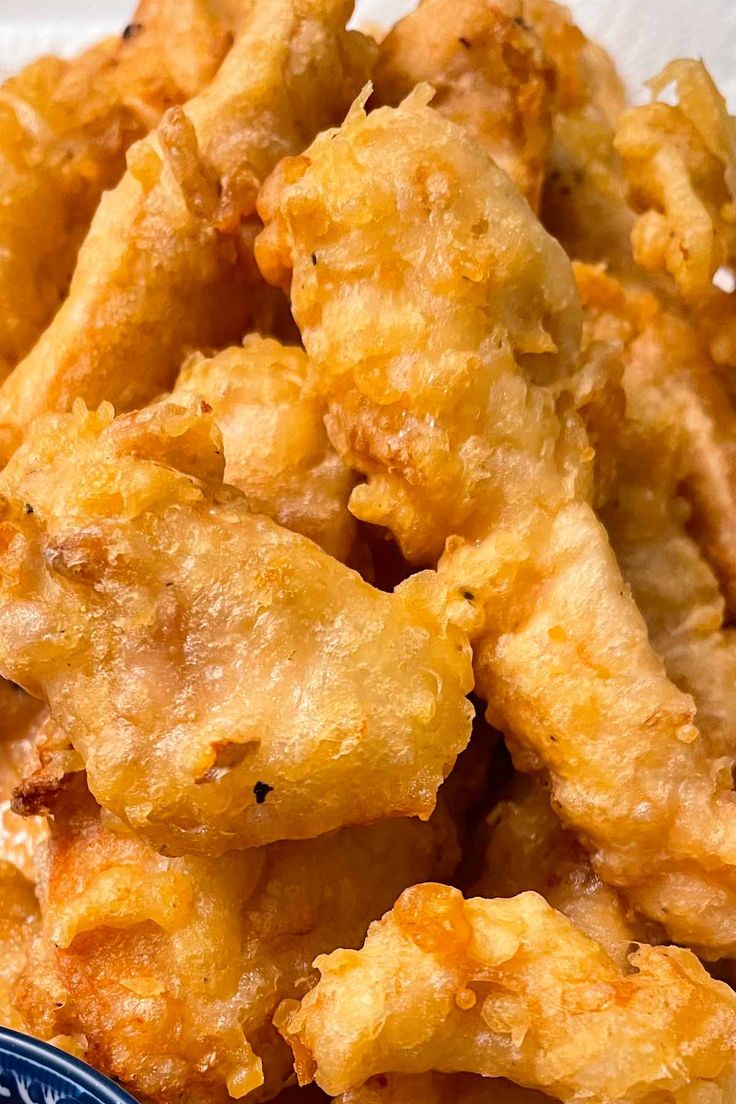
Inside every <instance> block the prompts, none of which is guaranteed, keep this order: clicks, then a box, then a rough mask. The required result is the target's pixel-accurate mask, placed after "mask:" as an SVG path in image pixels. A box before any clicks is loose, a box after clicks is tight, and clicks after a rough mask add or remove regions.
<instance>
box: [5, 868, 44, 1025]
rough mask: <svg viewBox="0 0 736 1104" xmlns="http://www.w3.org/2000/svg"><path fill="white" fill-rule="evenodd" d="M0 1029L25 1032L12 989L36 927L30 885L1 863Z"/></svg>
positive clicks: (33, 896) (36, 909)
mask: <svg viewBox="0 0 736 1104" xmlns="http://www.w3.org/2000/svg"><path fill="white" fill-rule="evenodd" d="M0 902H1V903H2V907H0V1027H12V1028H14V1030H16V1031H23V1030H25V1028H26V1025H25V1022H24V1020H23V1018H22V1016H21V1015H20V1014H19V1012H18V1011H17V1009H16V1007H15V987H16V984H17V982H18V979H19V977H20V975H21V973H22V971H23V968H24V967H25V963H26V947H27V945H28V940H29V938H30V937H31V935H32V934H33V932H34V930H35V928H36V927H37V924H38V902H37V900H36V895H35V893H34V892H33V884H32V883H31V882H30V881H29V880H28V879H27V878H25V877H24V876H23V874H21V872H20V870H18V869H17V867H15V866H13V865H12V864H11V863H9V862H5V861H4V860H2V859H0Z"/></svg>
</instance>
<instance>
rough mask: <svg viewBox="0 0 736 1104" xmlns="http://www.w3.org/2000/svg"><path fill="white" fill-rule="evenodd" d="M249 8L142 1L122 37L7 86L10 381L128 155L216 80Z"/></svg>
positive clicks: (1, 332)
mask: <svg viewBox="0 0 736 1104" xmlns="http://www.w3.org/2000/svg"><path fill="white" fill-rule="evenodd" d="M247 6H248V3H247V0H242V2H241V0H238V2H237V3H235V4H230V5H228V4H226V3H223V0H184V2H183V3H182V0H141V2H140V3H139V5H138V8H137V10H136V12H135V14H134V16H133V18H132V21H131V23H130V24H129V26H128V28H127V29H126V31H125V32H124V34H123V35H122V36H121V37H120V38H116V39H109V40H107V41H105V42H103V43H102V44H101V45H99V46H95V47H93V48H92V49H90V50H87V51H86V52H85V53H83V54H82V55H81V56H79V57H78V58H75V59H74V60H73V61H62V60H61V58H54V57H47V58H42V59H41V60H39V61H36V62H33V64H31V65H29V66H28V67H27V68H26V69H24V70H23V71H22V72H21V73H19V74H18V76H15V77H12V78H11V79H10V80H7V81H5V83H4V84H3V85H2V87H0V192H1V193H2V204H1V205H0V302H2V313H1V314H0V377H2V376H5V375H6V374H7V373H8V371H10V369H11V368H12V367H13V366H14V365H15V364H16V363H17V361H18V360H19V359H20V358H21V357H22V356H24V355H25V354H26V353H27V352H28V350H29V349H30V348H31V346H32V345H33V343H34V341H35V340H36V338H37V337H38V336H39V334H40V333H41V331H42V330H43V328H44V326H46V324H47V323H48V322H49V320H50V319H51V316H52V315H53V314H54V312H55V311H56V310H57V308H58V307H59V304H60V303H61V301H62V299H63V298H64V295H65V294H66V291H67V288H68V286H69V281H70V279H71V275H72V270H73V267H74V261H75V257H76V253H77V249H78V247H79V244H80V242H81V240H82V237H83V236H84V234H85V232H86V230H87V227H88V226H89V222H90V219H91V218H92V214H93V212H94V210H95V208H96V206H97V204H98V202H99V199H100V196H101V195H102V192H103V191H104V190H105V189H106V188H110V187H112V186H113V185H114V184H116V183H117V181H118V180H119V179H120V177H121V175H122V173H123V171H124V169H125V151H126V149H127V148H128V146H130V145H131V143H132V142H134V141H136V140H137V139H139V138H141V137H142V136H143V135H144V134H146V133H147V131H148V130H150V129H151V127H154V126H156V124H157V122H158V120H159V118H160V116H161V114H162V113H163V112H164V111H165V110H166V108H168V107H170V106H171V105H172V104H176V103H181V102H182V101H183V100H185V99H187V98H188V97H190V96H193V95H194V94H195V93H196V92H197V91H198V90H199V89H200V88H201V87H202V86H203V85H204V84H205V83H206V82H207V81H208V80H210V79H211V77H212V76H213V74H214V72H215V70H216V68H217V66H218V64H219V62H220V60H221V59H222V57H223V55H224V53H225V51H226V48H227V44H228V36H229V34H230V32H231V30H232V25H233V16H240V18H242V13H243V11H245V10H246V8H247ZM229 9H232V12H231V11H230V10H229ZM239 9H240V10H239Z"/></svg>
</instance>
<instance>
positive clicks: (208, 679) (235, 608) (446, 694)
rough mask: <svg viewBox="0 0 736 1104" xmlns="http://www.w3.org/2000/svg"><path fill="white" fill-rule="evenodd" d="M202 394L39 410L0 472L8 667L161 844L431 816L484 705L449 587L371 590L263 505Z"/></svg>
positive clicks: (420, 578)
mask: <svg viewBox="0 0 736 1104" xmlns="http://www.w3.org/2000/svg"><path fill="white" fill-rule="evenodd" d="M198 407H199V402H198V400H194V401H193V408H190V409H185V408H184V407H182V406H177V405H174V404H172V403H168V402H167V403H162V404H158V405H155V406H153V407H151V408H148V409H147V410H145V411H142V412H140V413H137V414H131V415H127V416H121V417H120V418H118V419H117V420H115V421H113V420H112V411H111V409H110V408H104V407H103V408H101V409H100V411H99V412H98V413H96V414H92V413H88V412H87V411H86V410H85V409H84V407H83V404H81V403H79V404H77V407H76V409H75V412H74V413H72V414H69V415H54V416H50V417H49V418H47V419H41V420H40V421H39V422H37V423H36V424H35V425H34V427H33V430H32V432H31V433H30V434H29V438H28V441H27V443H26V445H24V447H23V448H22V449H21V450H19V452H18V453H17V454H16V456H15V457H14V458H13V460H12V461H11V463H10V464H9V465H8V467H7V468H6V470H5V472H4V473H3V476H2V480H1V482H2V486H1V488H0V494H2V495H4V496H5V519H4V521H3V522H2V524H0V548H1V549H2V551H1V552H0V564H1V565H2V576H3V577H2V583H1V584H0V666H1V667H2V670H3V671H4V672H5V674H6V675H13V676H14V677H15V679H16V680H17V681H19V682H20V683H21V684H23V685H25V686H26V687H27V688H28V689H29V690H31V691H32V692H34V693H36V694H38V695H39V696H45V697H46V698H47V699H48V701H49V703H50V707H51V712H52V715H53V717H54V719H55V720H56V722H57V723H58V724H59V725H60V727H61V728H62V729H63V731H64V733H65V734H66V735H67V737H69V738H70V739H71V741H72V743H73V745H74V747H75V748H76V749H77V751H79V753H80V754H81V756H82V758H83V760H84V762H85V765H86V768H87V771H88V774H89V782H90V787H91V789H92V791H93V792H94V794H95V796H96V797H97V798H98V800H99V801H100V803H101V804H102V805H103V806H105V807H106V808H109V809H111V810H112V811H113V812H115V813H117V814H118V815H120V816H121V817H123V818H124V819H126V820H127V821H128V822H129V823H130V824H131V825H133V826H134V827H135V828H136V829H137V830H138V831H139V832H141V833H142V834H143V835H145V836H146V837H147V838H148V839H150V840H152V841H153V842H154V843H155V844H156V845H157V846H166V847H168V848H169V849H172V850H174V851H176V852H179V853H181V852H183V851H190V852H203V853H207V854H216V853H219V852H222V851H224V850H226V849H227V848H228V847H250V846H256V845H260V844H263V843H268V842H271V841H272V840H278V839H288V838H304V837H309V836H314V835H318V834H319V833H321V832H325V831H329V830H330V829H332V828H336V827H340V826H341V825H343V824H359V823H366V822H371V821H373V820H376V819H377V818H379V817H381V816H409V815H419V816H422V817H423V818H426V817H427V816H429V814H430V813H431V811H432V809H433V807H434V802H435V794H436V791H437V788H438V786H439V785H440V783H441V782H442V780H443V778H444V777H445V775H446V774H447V773H448V772H449V770H450V768H451V766H452V763H453V762H454V759H455V757H456V755H457V754H458V752H459V751H461V750H462V748H463V747H464V746H465V744H466V743H467V741H468V738H469V735H470V723H471V717H472V708H471V706H470V703H469V702H468V701H467V700H466V698H465V694H466V693H467V692H468V691H469V690H470V689H471V688H472V671H471V664H470V655H469V648H468V645H467V640H466V638H465V637H464V634H463V633H462V632H461V631H460V630H459V629H458V628H457V627H455V626H454V625H452V624H450V623H449V621H448V616H447V610H446V593H445V591H444V588H443V587H442V586H441V585H440V586H438V585H437V580H436V577H435V576H434V575H433V574H432V573H430V572H426V573H424V574H420V575H415V576H413V577H412V578H411V579H409V580H408V581H407V582H406V583H405V584H403V585H402V586H401V587H399V588H398V590H397V591H396V592H395V593H393V594H384V593H381V592H380V591H377V590H374V589H373V588H372V587H371V586H369V585H368V584H367V583H365V582H363V580H362V579H361V578H360V577H359V576H358V575H357V574H356V573H355V572H353V571H350V570H349V569H348V568H347V567H345V566H343V565H342V564H340V563H339V562H338V561H337V560H334V559H333V558H332V557H330V556H328V555H327V554H326V553H325V552H323V551H322V549H320V548H319V547H318V546H317V545H315V544H313V543H312V542H311V541H309V540H307V539H306V538H304V537H302V536H299V535H298V534H295V533H291V532H288V531H287V530H285V529H281V528H280V527H279V526H277V525H275V524H274V523H273V522H272V521H270V520H269V519H268V518H266V517H263V516H261V515H256V514H253V513H251V511H250V509H249V507H248V502H247V499H246V498H245V497H244V495H243V494H242V493H241V492H239V491H237V490H236V489H235V488H232V487H227V486H223V484H222V482H221V479H222V474H223V466H224V461H223V456H222V445H221V441H220V438H219V435H218V434H217V432H216V430H215V427H214V425H213V422H212V418H211V416H210V415H207V414H201V413H200V412H199V409H198ZM29 511H30V512H29Z"/></svg>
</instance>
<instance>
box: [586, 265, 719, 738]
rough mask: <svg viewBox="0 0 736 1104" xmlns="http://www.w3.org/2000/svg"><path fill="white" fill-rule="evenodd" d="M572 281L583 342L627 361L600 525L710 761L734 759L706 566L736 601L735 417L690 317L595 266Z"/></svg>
mask: <svg viewBox="0 0 736 1104" xmlns="http://www.w3.org/2000/svg"><path fill="white" fill-rule="evenodd" d="M575 273H576V279H577V283H578V287H579V289H580V293H581V296H582V300H583V304H584V307H585V315H586V324H585V334H584V343H585V344H587V345H590V346H591V347H592V346H593V344H594V343H595V342H597V341H601V340H604V341H609V342H612V343H614V344H615V345H616V347H617V348H618V349H619V350H620V353H621V357H622V361H623V364H624V371H623V377H622V382H623V387H624V390H625V393H626V414H627V417H626V419H625V420H624V421H622V422H621V423H620V424H619V425H615V424H609V425H608V427H607V429H606V430H605V431H604V434H603V435H604V438H605V440H604V445H603V447H604V448H607V449H608V450H609V451H612V452H613V453H614V465H615V469H616V478H615V481H614V485H613V488H612V490H611V492H610V494H609V500H608V502H607V503H606V504H605V505H604V506H603V509H602V510H601V517H602V519H603V521H604V523H605V525H606V528H607V530H608V534H609V536H610V538H611V543H612V546H613V549H614V551H615V553H616V557H617V559H618V562H619V565H620V567H621V571H622V574H623V577H624V579H625V580H626V582H627V583H628V584H629V586H630V587H631V589H632V593H633V595H634V598H635V600H636V603H637V605H638V606H639V609H640V610H641V611H642V613H643V615H644V619H645V621H646V623H647V628H648V630H649V638H650V640H651V642H652V644H653V646H654V648H655V650H656V651H657V652H658V653H659V655H661V656H662V659H663V660H664V664H665V667H666V669H667V673H668V675H669V677H670V678H671V679H672V681H673V682H674V683H675V684H676V685H677V686H679V687H680V689H682V690H684V691H686V692H687V693H689V694H691V695H692V697H693V699H694V701H695V704H696V706H697V714H696V720H697V725H698V729H699V731H700V735H701V741H702V742H703V744H704V745H705V747H706V748H707V750H708V752H709V754H710V755H711V756H712V758H713V759H716V758H718V757H719V756H724V755H725V756H731V757H733V756H734V755H735V754H736V720H735V718H736V636H735V635H734V632H733V630H732V629H730V628H726V627H725V603H724V598H723V596H722V594H721V589H720V587H719V581H718V579H717V578H716V576H715V575H714V572H713V570H712V569H711V567H710V564H709V562H708V559H709V558H710V559H714V560H716V561H719V560H720V561H721V563H722V564H723V567H724V570H723V571H722V572H721V578H722V586H723V591H724V594H725V595H727V596H728V598H729V599H730V600H731V603H733V601H734V599H736V588H734V580H736V562H734V564H733V567H731V565H730V563H729V561H730V560H732V559H733V553H732V550H731V540H732V539H733V538H736V529H733V519H736V503H733V504H732V503H731V501H730V496H731V484H732V482H733V481H732V480H731V478H730V471H731V469H732V468H733V470H736V453H735V452H734V447H735V446H734V440H736V419H735V418H734V414H733V411H732V409H731V407H730V405H729V403H728V399H727V397H726V395H724V394H722V393H719V390H720V389H719V385H718V382H717V380H716V379H715V377H714V373H713V370H712V365H710V364H709V363H708V359H707V356H706V355H705V351H704V350H703V349H702V347H701V345H700V342H699V339H698V337H697V335H696V334H695V333H694V332H693V330H692V327H691V326H690V325H689V324H688V323H687V322H686V321H684V320H683V319H680V318H679V317H677V316H675V315H673V314H672V313H671V312H669V311H666V310H664V309H663V308H662V306H661V304H660V302H659V301H658V300H657V299H656V298H655V297H654V296H653V295H652V294H650V293H648V292H641V291H635V290H632V289H631V288H627V287H626V286H625V285H623V284H621V283H619V282H618V281H616V280H615V279H614V278H612V277H611V276H609V275H607V274H606V273H604V272H603V271H602V270H600V269H595V268H590V267H588V266H585V265H576V266H575ZM683 490H684V491H685V492H687V491H693V490H694V491H695V492H696V493H695V494H694V495H692V494H691V497H692V498H694V501H695V504H696V506H697V505H699V504H702V506H703V507H704V508H705V510H706V511H707V513H706V515H705V519H703V516H702V513H700V514H699V513H696V515H695V518H693V517H692V516H691V510H690V508H689V506H688V503H687V502H686V501H685V499H684V498H683ZM710 519H713V520H712V522H711V523H710V525H708V524H707V523H708V521H709V520H710ZM704 520H705V522H706V524H705V525H704V524H703V521H704ZM693 532H695V533H696V534H697V535H698V537H699V540H697V541H696V540H695V539H694V537H693V535H692V534H693ZM714 548H715V550H716V551H715V555H714ZM732 608H733V605H732Z"/></svg>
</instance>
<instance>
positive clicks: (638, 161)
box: [616, 59, 736, 303]
mask: <svg viewBox="0 0 736 1104" xmlns="http://www.w3.org/2000/svg"><path fill="white" fill-rule="evenodd" d="M649 83H650V87H651V89H652V93H653V96H654V97H655V102H653V103H651V104H647V105H644V106H642V107H635V108H632V109H631V110H630V111H628V112H627V113H626V114H625V115H623V116H622V118H621V119H620V121H619V125H618V128H617V132H616V148H617V150H618V152H619V153H620V155H621V157H622V159H623V163H624V170H625V174H626V181H627V185H628V195H629V200H630V202H631V204H632V206H633V207H634V210H635V211H637V212H638V217H637V220H636V224H635V226H634V228H633V232H632V245H633V249H634V256H635V258H636V260H637V262H638V263H639V264H640V265H641V266H642V267H643V268H645V269H648V270H651V271H653V272H660V271H662V272H667V273H669V275H670V276H671V277H672V279H673V280H674V281H675V284H676V285H677V289H678V291H679V293H680V295H681V296H682V297H683V299H685V301H686V302H689V303H692V302H694V301H697V299H698V298H699V297H701V296H703V295H705V294H707V292H708V291H709V289H710V287H711V282H712V279H713V275H714V273H715V272H716V270H717V269H718V268H719V267H720V266H721V265H725V264H730V263H731V262H732V261H733V260H734V259H736V120H735V119H734V118H733V117H731V116H730V115H729V114H728V109H727V107H726V102H725V100H724V99H723V96H721V94H720V92H719V91H718V89H717V87H716V85H715V84H714V82H713V80H712V78H711V76H710V74H709V73H708V70H707V69H706V68H705V66H704V65H703V63H702V61H692V60H687V59H682V60H679V61H673V62H671V63H670V64H669V65H668V66H667V67H666V68H665V69H664V70H663V71H662V72H661V73H660V74H659V76H658V77H655V78H654V79H653V80H652V81H650V82H649ZM672 84H674V85H675V88H676V90H677V97H678V102H677V104H676V105H675V106H672V105H671V104H667V103H661V102H658V101H657V99H656V98H657V97H658V96H660V95H661V93H663V92H664V91H665V90H666V89H667V88H668V87H669V86H670V85H672Z"/></svg>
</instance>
